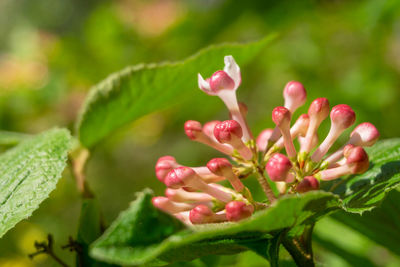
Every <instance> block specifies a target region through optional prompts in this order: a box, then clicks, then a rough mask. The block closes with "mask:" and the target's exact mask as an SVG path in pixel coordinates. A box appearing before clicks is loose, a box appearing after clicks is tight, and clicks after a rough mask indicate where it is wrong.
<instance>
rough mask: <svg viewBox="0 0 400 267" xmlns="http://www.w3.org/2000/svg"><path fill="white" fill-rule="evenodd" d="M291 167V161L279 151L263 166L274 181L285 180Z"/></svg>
mask: <svg viewBox="0 0 400 267" xmlns="http://www.w3.org/2000/svg"><path fill="white" fill-rule="evenodd" d="M291 168H292V163H291V162H290V160H289V159H288V158H287V157H286V156H285V155H283V154H280V153H276V154H274V155H273V156H272V157H271V158H270V159H269V161H268V162H267V165H266V166H265V169H266V170H267V173H268V176H269V177H270V178H271V180H272V181H275V182H283V181H285V180H286V178H287V177H288V174H289V171H290V169H291Z"/></svg>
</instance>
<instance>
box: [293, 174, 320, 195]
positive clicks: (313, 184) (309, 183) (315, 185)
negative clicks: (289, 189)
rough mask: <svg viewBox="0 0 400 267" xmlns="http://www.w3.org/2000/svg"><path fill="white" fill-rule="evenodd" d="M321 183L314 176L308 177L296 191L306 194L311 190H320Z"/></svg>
mask: <svg viewBox="0 0 400 267" xmlns="http://www.w3.org/2000/svg"><path fill="white" fill-rule="evenodd" d="M318 189H319V182H318V180H317V179H316V178H315V177H314V176H306V177H304V179H303V180H302V181H301V182H300V183H299V184H298V185H297V187H296V191H297V192H299V193H305V192H308V191H311V190H318Z"/></svg>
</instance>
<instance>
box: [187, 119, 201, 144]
mask: <svg viewBox="0 0 400 267" xmlns="http://www.w3.org/2000/svg"><path fill="white" fill-rule="evenodd" d="M184 129H185V133H186V135H187V136H188V137H189V138H190V139H192V140H195V139H197V138H198V136H199V135H200V134H201V132H202V127H201V123H200V122H198V121H193V120H189V121H186V122H185V125H184Z"/></svg>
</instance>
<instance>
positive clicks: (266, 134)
mask: <svg viewBox="0 0 400 267" xmlns="http://www.w3.org/2000/svg"><path fill="white" fill-rule="evenodd" d="M273 131H274V130H272V129H265V130H263V131H262V132H261V133H260V134H259V135H258V136H257V140H256V144H257V149H258V151H265V149H266V148H267V145H268V140H269V138H270V137H271V135H272V132H273ZM282 142H283V140H282Z"/></svg>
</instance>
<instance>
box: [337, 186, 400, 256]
mask: <svg viewBox="0 0 400 267" xmlns="http://www.w3.org/2000/svg"><path fill="white" fill-rule="evenodd" d="M399 203H400V192H399V191H397V190H393V191H392V192H391V193H390V194H389V195H388V196H387V198H385V200H384V201H383V203H382V204H381V205H380V206H379V207H378V208H376V209H374V210H372V211H371V212H365V213H363V214H362V216H361V215H359V214H349V213H345V212H337V213H335V214H333V215H332V217H333V218H334V219H335V220H338V221H340V222H341V223H343V224H345V225H346V226H347V227H351V228H352V229H354V230H355V231H357V232H359V233H361V234H363V235H365V236H366V237H368V238H369V239H371V240H373V241H374V242H376V243H377V244H380V245H382V246H384V247H386V248H388V249H389V250H391V251H392V252H393V253H395V254H397V255H400V247H399V240H400V207H399Z"/></svg>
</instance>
